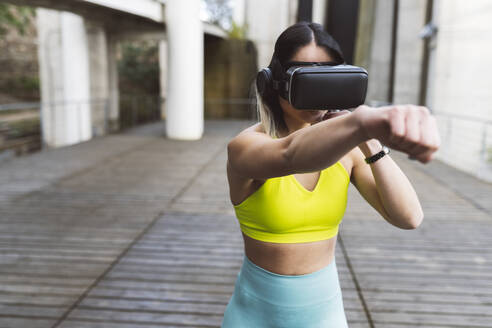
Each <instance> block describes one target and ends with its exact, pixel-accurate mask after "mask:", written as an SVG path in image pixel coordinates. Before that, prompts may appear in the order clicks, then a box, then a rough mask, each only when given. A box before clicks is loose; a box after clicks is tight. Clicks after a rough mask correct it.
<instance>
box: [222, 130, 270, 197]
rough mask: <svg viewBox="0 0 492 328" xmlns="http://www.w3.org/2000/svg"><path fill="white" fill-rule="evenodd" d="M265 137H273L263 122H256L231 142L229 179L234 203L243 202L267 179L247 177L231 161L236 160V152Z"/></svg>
mask: <svg viewBox="0 0 492 328" xmlns="http://www.w3.org/2000/svg"><path fill="white" fill-rule="evenodd" d="M265 137H266V138H271V137H270V136H269V135H267V134H266V133H265V131H264V129H263V126H262V125H261V123H256V124H254V125H252V126H249V127H247V128H246V129H244V130H242V131H241V132H239V133H238V134H237V135H236V136H235V137H234V138H232V139H231V140H230V142H229V145H228V159H227V180H228V182H229V194H230V199H231V202H232V204H233V205H236V204H239V203H241V202H242V201H243V200H244V199H246V198H247V197H248V196H249V195H251V194H252V193H253V192H254V191H255V190H257V189H258V188H259V187H260V186H261V185H262V184H263V183H264V182H265V180H262V179H253V178H248V177H245V176H243V175H241V174H239V173H238V172H237V171H236V170H234V168H233V165H231V161H234V158H233V156H236V154H237V153H238V152H239V149H241V148H243V149H244V148H247V147H248V145H251V144H252V143H255V142H256V141H257V140H258V138H265ZM238 148H239V149H238Z"/></svg>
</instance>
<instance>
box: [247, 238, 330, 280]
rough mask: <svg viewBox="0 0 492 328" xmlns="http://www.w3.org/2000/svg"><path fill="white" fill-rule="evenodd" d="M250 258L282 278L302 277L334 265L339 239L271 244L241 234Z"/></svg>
mask: <svg viewBox="0 0 492 328" xmlns="http://www.w3.org/2000/svg"><path fill="white" fill-rule="evenodd" d="M242 235H243V239H244V252H245V254H246V256H247V257H248V259H249V260H250V261H251V262H253V263H254V264H256V265H257V266H259V267H262V268H263V269H265V270H268V271H270V272H274V273H277V274H282V275H302V274H308V273H312V272H315V271H318V270H320V269H322V268H324V267H326V266H327V265H329V264H330V263H331V261H332V260H333V257H334V255H335V245H336V239H337V237H336V236H335V237H333V238H330V239H326V240H320V241H314V242H308V243H270V242H264V241H260V240H256V239H253V238H251V237H249V236H247V235H245V234H244V233H242Z"/></svg>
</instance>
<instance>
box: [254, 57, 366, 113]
mask: <svg viewBox="0 0 492 328" xmlns="http://www.w3.org/2000/svg"><path fill="white" fill-rule="evenodd" d="M286 66H287V71H286V73H285V75H284V77H283V78H282V79H281V80H274V79H273V74H272V71H271V70H270V69H269V68H264V69H262V70H261V71H260V72H259V73H258V76H257V79H256V83H257V88H258V91H259V92H260V94H262V95H263V94H264V91H265V90H267V88H268V86H269V85H270V86H271V87H272V88H273V90H276V91H277V92H278V94H279V95H280V96H281V97H282V98H284V99H285V100H287V101H288V102H289V103H290V104H291V105H292V106H294V108H296V109H306V110H309V109H328V110H339V109H352V108H355V107H357V106H359V105H362V104H363V103H364V101H365V99H366V92H367V81H368V74H367V71H366V70H365V69H363V68H361V67H357V66H352V65H345V64H341V65H338V64H337V63H333V62H290V63H288V64H287V65H286Z"/></svg>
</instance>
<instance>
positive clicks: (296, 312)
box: [221, 255, 348, 328]
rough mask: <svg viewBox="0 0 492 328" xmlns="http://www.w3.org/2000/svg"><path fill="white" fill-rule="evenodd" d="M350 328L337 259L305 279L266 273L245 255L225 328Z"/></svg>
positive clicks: (227, 311) (228, 310)
mask: <svg viewBox="0 0 492 328" xmlns="http://www.w3.org/2000/svg"><path fill="white" fill-rule="evenodd" d="M300 327H302V328H346V327H348V325H347V319H346V317H345V311H344V308H343V300H342V292H341V289H340V283H339V281H338V273H337V267H336V262H335V259H333V261H332V262H331V263H330V264H329V265H328V266H326V267H324V268H322V269H320V270H318V271H315V272H312V273H308V274H304V275H281V274H277V273H273V272H270V271H268V270H265V269H263V268H261V267H259V266H257V265H256V264H254V263H253V262H251V261H250V260H249V259H248V257H247V256H246V255H244V259H243V264H242V266H241V270H240V271H239V273H238V276H237V279H236V284H235V286H234V293H233V294H232V296H231V298H230V300H229V303H228V304H227V307H226V310H225V313H224V318H223V321H222V326H221V328H300Z"/></svg>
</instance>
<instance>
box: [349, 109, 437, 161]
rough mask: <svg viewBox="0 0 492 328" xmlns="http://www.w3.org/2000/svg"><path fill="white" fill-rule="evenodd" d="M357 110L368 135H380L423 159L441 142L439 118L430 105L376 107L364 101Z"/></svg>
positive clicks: (355, 111) (426, 159)
mask: <svg viewBox="0 0 492 328" xmlns="http://www.w3.org/2000/svg"><path fill="white" fill-rule="evenodd" d="M353 113H354V114H355V115H357V116H358V118H359V122H360V124H361V128H362V130H363V131H364V133H365V135H366V137H367V139H373V138H374V139H378V140H379V141H380V142H381V143H382V144H384V145H386V146H388V147H390V148H392V149H395V150H399V151H402V152H404V153H406V154H408V155H409V157H410V158H412V159H417V160H418V161H420V162H422V163H427V162H429V161H430V160H431V159H432V158H433V155H434V152H435V151H436V150H437V149H438V148H439V146H440V144H441V139H440V137H439V132H438V130H437V125H436V119H435V117H434V116H432V115H431V114H430V112H429V110H428V109H427V108H426V107H422V106H415V105H393V106H385V107H377V108H372V107H368V106H365V105H363V106H359V107H357V108H356V109H355V110H354V112H353Z"/></svg>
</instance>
